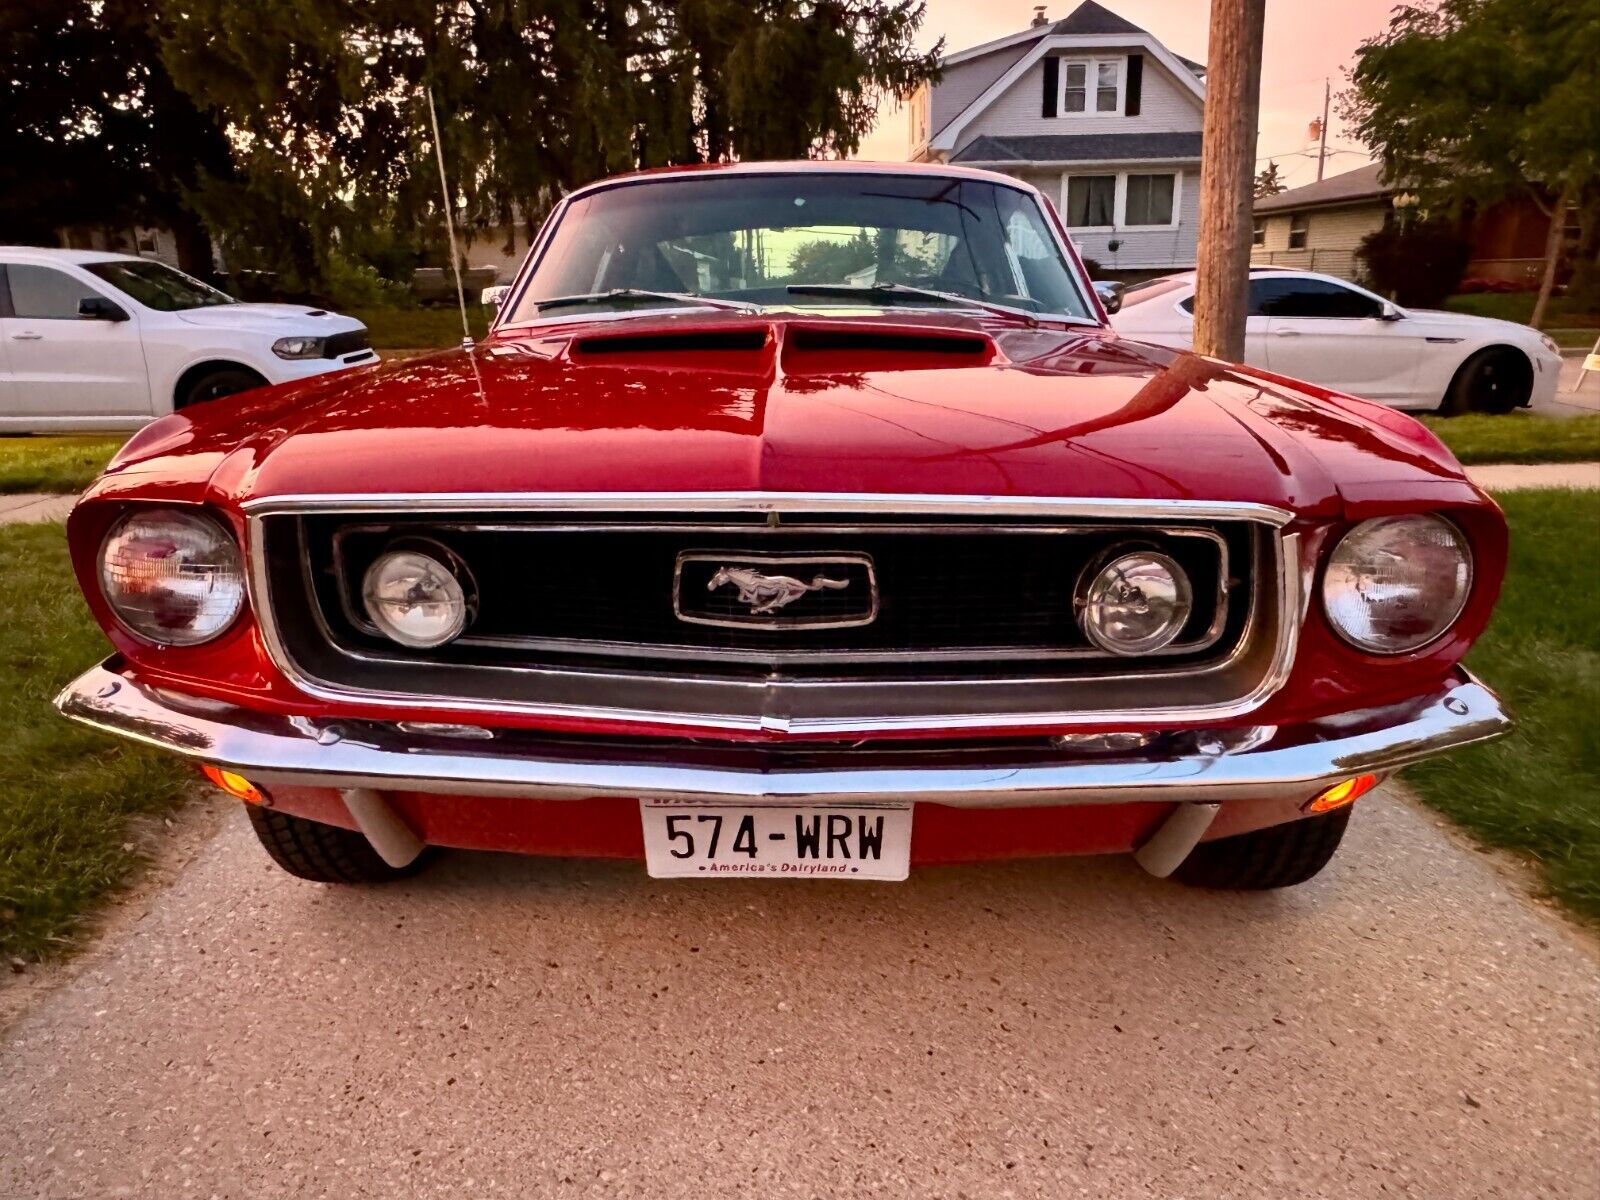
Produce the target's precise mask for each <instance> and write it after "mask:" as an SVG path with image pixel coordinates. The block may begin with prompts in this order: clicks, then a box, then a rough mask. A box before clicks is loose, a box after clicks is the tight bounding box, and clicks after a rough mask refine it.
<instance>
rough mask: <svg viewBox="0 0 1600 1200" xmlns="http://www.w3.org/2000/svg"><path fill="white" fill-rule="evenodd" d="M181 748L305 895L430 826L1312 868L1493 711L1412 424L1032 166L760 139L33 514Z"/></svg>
mask: <svg viewBox="0 0 1600 1200" xmlns="http://www.w3.org/2000/svg"><path fill="white" fill-rule="evenodd" d="M70 537H71V543H72V553H73V558H74V562H75V564H76V569H77V573H78V576H79V579H80V581H81V583H82V586H83V589H84V592H85V593H86V595H87V596H88V598H89V603H90V605H91V607H92V608H93V610H94V613H95V616H96V617H97V618H98V619H99V621H100V623H101V624H102V625H103V626H104V628H105V631H106V634H107V636H108V637H109V638H110V640H111V642H112V643H113V646H114V647H115V651H116V653H115V654H114V655H113V656H112V657H111V658H110V659H108V660H107V661H106V662H105V663H103V664H102V665H100V666H98V667H96V668H94V669H93V670H91V671H90V672H89V673H88V674H86V675H84V676H83V677H82V678H81V679H79V680H78V681H77V682H75V683H74V684H72V686H71V687H69V688H68V689H67V691H66V692H65V693H64V694H63V695H62V697H61V699H60V701H59V702H58V703H59V706H60V708H61V710H62V711H63V712H64V713H66V714H67V715H68V716H70V717H72V718H75V719H77V720H80V721H85V722H88V723H90V724H92V725H95V726H98V727H100V728H102V729H105V730H108V731H110V732H112V733H117V734H121V735H123V736H126V737H129V738H133V739H135V740H137V741H141V742H146V743H153V744H156V745H159V746H162V747H165V748H167V749H169V750H171V751H172V752H174V753H176V754H179V755H182V756H184V757H186V758H188V759H190V760H191V761H193V762H194V763H196V764H197V765H198V766H200V767H202V768H203V769H204V771H205V773H206V774H207V775H208V776H209V777H210V778H211V779H212V780H213V781H214V782H215V783H217V784H218V785H219V786H221V787H222V788H224V789H225V790H226V791H228V792H230V793H232V794H233V795H235V796H237V797H239V798H240V799H242V800H243V801H244V802H245V806H246V809H247V811H248V812H249V815H250V820H251V822H252V823H253V825H254V827H255V829H256V832H257V833H258V834H259V835H260V838H261V841H262V843H263V845H264V846H265V847H266V850H267V852H268V853H269V854H270V855H271V856H272V857H273V858H274V859H276V860H277V862H278V863H280V864H281V865H282V866H283V867H285V868H286V869H287V870H289V871H291V872H293V873H294V874H297V875H300V876H303V877H305V878H308V879H317V880H327V881H369V880H379V879H384V878H388V877H392V876H396V875H399V874H402V873H404V872H406V871H408V870H411V869H413V868H414V867H415V866H416V865H417V864H418V863H420V862H421V861H423V857H424V856H423V851H424V850H425V849H426V848H427V847H430V846H460V847H472V848H482V849H493V850H518V851H524V852H527V853H532V854H553V855H594V856H610V857H628V858H640V857H642V858H643V859H644V860H645V862H646V864H647V865H648V869H649V871H650V873H651V874H652V875H656V876H690V877H703V876H711V875H728V876H752V875H754V876H761V877H763V878H774V877H795V878H807V877H818V876H822V877H838V878H845V879H900V878H903V877H905V875H906V873H907V872H908V870H909V869H910V868H911V867H912V866H913V865H916V864H921V863H934V862H952V861H963V860H977V859H985V858H997V857H1006V856H1017V855H1040V854H1072V853H1101V852H1118V851H1122V852H1127V851H1132V852H1133V853H1135V854H1136V856H1137V857H1138V860H1139V861H1140V862H1141V863H1142V864H1143V865H1144V866H1145V867H1146V868H1148V869H1149V870H1150V871H1152V872H1153V873H1155V874H1157V875H1175V876H1176V877H1177V878H1178V879H1181V880H1183V881H1185V882H1189V883H1195V884H1202V885H1209V886H1219V887H1234V888H1263V887H1278V886H1283V885H1286V884H1293V883H1298V882H1300V881H1301V880H1304V879H1307V878H1309V877H1310V876H1311V875H1313V874H1314V873H1315V872H1316V871H1317V870H1319V869H1320V868H1321V867H1322V866H1323V865H1324V864H1325V863H1326V862H1327V861H1328V859H1329V858H1330V857H1331V855H1332V854H1333V852H1334V850H1335V848H1336V847H1337V845H1338V843H1339V839H1340V836H1341V834H1342V833H1343V831H1344V829H1345V825H1346V823H1347V821H1348V819H1349V816H1350V811H1351V809H1350V807H1349V806H1350V804H1351V802H1352V801H1353V800H1355V799H1356V797H1358V796H1359V795H1361V794H1362V793H1363V792H1365V791H1367V790H1368V789H1369V788H1371V787H1372V786H1373V785H1374V784H1375V783H1376V782H1377V781H1378V780H1379V779H1381V778H1382V777H1383V776H1384V774H1385V773H1387V772H1390V771H1393V770H1394V769H1395V768H1397V767H1399V766H1401V765H1403V764H1405V763H1408V762H1412V761H1415V760H1417V759H1420V758H1424V757H1426V756H1428V755H1432V754H1437V753H1439V752H1441V751H1444V750H1447V749H1449V748H1451V747H1454V746H1459V745H1463V744H1466V743H1470V742H1475V741H1480V740H1482V739H1485V738H1489V737H1493V736H1495V735H1497V734H1500V733H1502V732H1504V731H1505V730H1506V729H1507V727H1508V721H1507V718H1506V716H1505V714H1504V713H1503V712H1502V710H1501V708H1500V705H1499V703H1498V702H1497V700H1496V699H1495V697H1494V696H1493V695H1492V694H1491V693H1490V692H1489V691H1487V690H1486V689H1485V688H1484V687H1482V686H1481V685H1480V684H1478V683H1477V682H1476V681H1474V680H1473V679H1472V678H1471V676H1469V675H1468V674H1467V673H1466V672H1465V671H1464V670H1462V669H1461V667H1460V666H1459V663H1460V660H1461V657H1462V655H1463V654H1464V653H1465V652H1466V650H1467V649H1468V647H1469V646H1471V644H1472V642H1473V639H1474V638H1476V637H1477V636H1478V634H1479V633H1480V632H1481V631H1482V630H1483V628H1484V625H1485V623H1486V622H1487V621H1488V619H1489V614H1490V610H1491V607H1492V606H1493V604H1494V601H1495V597H1496V594H1497V592H1498V590H1499V587H1500V580H1501V575H1502V572H1503V570H1504V566H1505V557H1506V529H1505V523H1504V520H1503V518H1502V516H1501V514H1500V512H1499V510H1498V509H1497V508H1496V507H1495V505H1494V504H1493V503H1492V502H1491V501H1490V500H1489V499H1488V498H1487V497H1486V496H1485V495H1484V494H1483V493H1482V492H1481V491H1479V490H1478V489H1477V488H1476V487H1474V486H1473V485H1472V484H1471V483H1469V482H1468V481H1467V480H1466V479H1465V478H1464V477H1463V475H1462V473H1461V470H1460V468H1459V467H1458V466H1457V464H1456V462H1455V461H1454V459H1452V458H1451V456H1450V454H1449V453H1448V452H1447V451H1446V450H1445V449H1444V448H1443V447H1442V446H1441V445H1440V443H1439V442H1438V441H1437V440H1436V439H1435V438H1434V437H1433V435H1432V434H1430V433H1429V432H1428V431H1427V430H1426V429H1424V428H1423V427H1422V426H1421V425H1418V424H1417V423H1416V422H1415V421H1413V420H1412V419H1411V418H1409V417H1406V416H1403V415H1401V414H1399V413H1396V412H1393V411H1391V410H1389V409H1386V408H1382V407H1380V406H1378V405H1375V404H1369V403H1366V402H1363V401H1360V400H1356V399H1352V398H1350V397H1348V396H1342V395H1337V394H1331V393H1328V392H1326V391H1324V390H1320V389H1317V388H1314V387H1311V386H1308V385H1306V384H1302V383H1296V382H1294V381H1291V380H1288V379H1282V378H1277V377H1274V376H1271V375H1268V374H1265V373H1263V372H1260V371H1255V370H1250V369H1247V368H1242V367H1231V366H1228V365H1226V364H1223V363H1219V362H1215V361H1212V360H1209V359H1205V358H1201V357H1197V356H1195V355H1190V354H1182V353H1176V352H1173V351H1169V350H1162V349H1155V348H1152V347H1149V346H1143V345H1139V344H1137V343H1133V342H1129V341H1126V340H1124V339H1122V338H1119V337H1118V336H1117V335H1116V334H1115V333H1113V332H1112V331H1111V330H1110V329H1109V328H1108V327H1107V325H1106V321H1105V317H1104V314H1103V312H1102V310H1101V308H1100V306H1099V304H1098V302H1097V301H1096V299H1095V296H1094V292H1093V290H1092V289H1091V287H1090V284H1089V280H1088V278H1087V276H1086V274H1085V272H1084V269H1083V267H1082V265H1081V263H1080V262H1079V261H1078V258H1077V256H1076V255H1075V253H1074V252H1073V250H1072V248H1071V246H1070V244H1069V243H1068V240H1067V238H1066V235H1065V231H1064V230H1063V228H1062V226H1061V223H1060V221H1059V220H1058V219H1057V217H1056V215H1055V213H1054V212H1053V210H1052V209H1051V207H1050V205H1049V204H1048V203H1047V202H1045V201H1044V200H1043V199H1042V198H1041V197H1040V196H1039V194H1038V193H1037V192H1035V191H1034V190H1033V189H1031V188H1029V187H1027V186H1026V185H1024V184H1021V183H1018V182H1017V181H1016V180H1013V179H1008V178H1005V177H1003V176H998V175H990V174H985V173H982V172H977V171H968V170H956V169H951V168H944V167H936V168H926V167H910V166H867V165H860V164H826V165H825V164H817V163H804V164H787V165H780V164H763V165H747V166H739V167H730V168H719V169H710V170H699V171H687V172H682V171H680V172H663V173H652V174H644V175H636V176H630V177H625V178H620V179H613V180H608V181H606V182H603V183H600V184H596V185H594V186H592V187H588V188H585V189H583V190H581V191H578V192H575V193H573V194H572V195H571V196H569V197H567V199H566V200H564V201H563V202H562V203H561V204H560V206H559V207H558V208H557V209H556V211H555V212H554V214H553V215H552V216H551V217H550V219H549V221H548V222H547V223H546V224H545V227H544V229H543V230H542V232H541V233H540V235H539V237H538V239H537V241H536V243H535V245H534V246H533V249H532V251H531V253H530V254H529V256H528V260H527V262H526V264H525V265H524V266H523V268H522V271H521V273H520V275H519V277H518V279H517V281H516V283H515V284H514V285H513V287H512V288H511V290H510V292H509V295H508V296H507V297H506V302H505V303H504V305H503V307H502V309H501V311H500V315H499V318H498V320H497V321H496V323H495V327H494V329H493V331H492V332H491V334H490V335H489V337H488V339H487V340H486V341H485V342H483V343H482V344H481V345H478V346H476V347H464V348H463V349H462V350H460V351H454V352H449V353H441V354H437V355H434V356H431V357H427V358H422V359H417V360H413V361H410V362H406V363H398V364H391V365H387V366H383V367H374V368H370V369H365V370H359V371H351V372H345V373H341V374H339V375H336V376H331V377H323V378H319V379H315V380H310V381H305V382H301V383H294V384H287V385H283V386H279V387H272V388H265V389H261V390H257V391H254V392H250V393H247V394H245V395H241V396H238V397H233V398H229V399H224V400H219V401H215V402H213V403H210V404H205V405H200V406H198V407H194V408H190V409H186V410H185V411H183V412H181V413H177V414H174V415H172V416H168V417H164V418H162V419H161V420H159V421H157V422H155V423H154V424H152V425H150V426H149V427H147V428H146V429H145V430H144V431H143V432H141V433H140V434H138V435H137V436H136V437H135V438H134V439H133V440H132V441H131V442H129V443H128V445H127V446H126V447H125V448H124V449H123V450H122V452H121V453H120V454H119V455H118V456H117V458H116V459H115V461H114V462H113V463H112V464H111V466H110V467H109V468H108V469H107V471H106V473H105V475H104V476H102V477H101V479H100V480H99V481H98V482H97V483H96V484H95V485H94V486H93V487H92V488H90V489H89V491H88V492H87V494H86V495H85V496H84V498H83V500H82V502H81V503H80V504H79V505H78V506H77V508H76V509H75V510H74V512H73V514H72V518H71V521H70Z"/></svg>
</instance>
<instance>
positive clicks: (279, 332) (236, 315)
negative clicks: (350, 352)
mask: <svg viewBox="0 0 1600 1200" xmlns="http://www.w3.org/2000/svg"><path fill="white" fill-rule="evenodd" d="M173 316H175V317H177V318H178V319H179V320H180V321H183V322H185V323H186V324H189V325H199V326H202V327H204V328H207V329H245V330H255V331H259V332H261V333H270V334H272V335H274V336H275V337H285V336H287V335H289V334H295V333H303V334H307V335H309V336H321V335H323V334H329V333H346V332H348V331H350V330H352V329H365V328H366V326H364V325H363V324H362V323H361V322H360V321H358V320H356V319H355V318H354V317H344V316H340V315H339V314H338V313H334V312H329V311H328V310H327V309H325V308H307V307H306V306H305V305H303V304H242V303H241V304H219V305H217V306H216V307H214V308H185V309H181V310H179V311H178V312H175V313H173Z"/></svg>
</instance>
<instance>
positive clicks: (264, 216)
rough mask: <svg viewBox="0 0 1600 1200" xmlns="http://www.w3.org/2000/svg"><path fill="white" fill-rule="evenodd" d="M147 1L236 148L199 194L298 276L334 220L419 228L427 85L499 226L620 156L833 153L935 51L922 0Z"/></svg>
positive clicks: (209, 208) (624, 159)
mask: <svg viewBox="0 0 1600 1200" xmlns="http://www.w3.org/2000/svg"><path fill="white" fill-rule="evenodd" d="M154 2H155V3H157V4H159V5H160V6H161V9H162V12H163V14H164V20H163V25H162V30H163V42H162V51H163V55H162V57H163V60H164V62H165V64H166V66H167V69H168V70H170V71H171V73H172V76H173V78H174V79H175V80H177V81H178V83H179V85H180V86H181V87H183V88H185V89H186V90H187V91H188V92H189V93H190V94H192V95H194V96H197V97H203V98H204V100H205V103H206V104H208V105H209V106H210V107H211V109H212V111H214V112H215V113H216V114H217V115H218V117H219V118H220V119H221V120H222V121H224V122H225V124H226V126H227V128H228V130H229V132H230V134H231V136H232V137H233V138H234V140H235V143H236V146H237V148H238V149H237V155H236V157H237V158H238V162H239V167H240V170H239V172H238V179H237V181H218V180H207V181H205V182H204V183H203V184H202V186H201V188H200V189H199V200H198V203H199V205H200V207H202V208H203V209H204V211H206V212H207V214H208V215H209V216H210V217H211V219H212V220H213V221H215V222H217V223H218V224H219V225H221V226H223V227H225V228H230V229H231V237H232V242H233V244H234V245H235V247H236V249H237V251H238V252H239V253H251V252H254V253H256V254H258V256H259V257H260V258H262V259H264V260H275V261H273V262H272V263H271V265H272V268H273V269H275V270H280V271H282V270H292V271H293V272H295V274H296V276H297V277H305V278H311V277H315V276H316V275H317V274H318V273H325V272H326V264H327V263H328V261H329V260H330V256H332V255H334V254H335V247H336V244H337V245H345V244H348V238H347V237H345V238H341V237H340V236H338V235H337V234H336V230H335V226H337V225H340V224H344V225H348V226H352V227H354V228H356V229H362V230H372V229H374V228H378V227H383V228H387V229H390V230H394V231H397V233H398V234H399V236H400V238H401V239H402V240H406V239H409V243H410V244H411V245H413V246H414V245H417V244H420V243H422V242H424V241H429V240H432V241H433V242H434V243H435V244H437V240H438V239H437V231H438V229H439V228H440V225H441V222H440V218H439V212H440V203H439V201H440V192H439V181H438V176H437V168H436V165H435V162H434V159H433V145H432V136H431V134H430V132H429V126H428V117H427V110H426V100H425V96H426V92H427V90H430V89H431V91H432V93H433V96H434V100H435V103H436V105H437V108H438V116H439V122H440V126H441V132H442V142H443V147H444V151H445V157H446V160H447V164H448V166H449V168H450V174H451V184H452V188H453V189H454V191H455V193H456V194H455V195H454V196H453V197H452V203H453V205H454V206H456V207H457V209H458V215H459V216H460V217H462V218H464V219H465V220H466V221H467V222H468V223H469V224H474V225H478V226H489V225H495V226H498V225H502V224H506V223H508V222H510V221H511V220H513V219H514V218H516V217H518V216H520V217H521V218H522V219H524V220H525V221H528V222H529V223H532V222H533V221H535V220H537V218H538V217H539V216H540V215H542V213H543V212H544V211H546V210H547V209H548V207H549V206H550V204H551V203H552V202H553V200H554V199H555V198H556V197H557V196H558V195H559V194H561V193H562V192H564V191H566V190H568V189H571V188H573V187H575V186H578V185H581V184H583V183H587V182H589V181H591V180H593V179H596V178H599V177H601V176H604V175H607V174H611V173H614V172H617V171H622V170H627V169H630V168H634V167H653V166H665V165H672V164H683V163H695V162H703V161H718V160H726V159H731V158H743V159H767V158H800V157H811V156H823V155H837V154H845V153H848V152H850V151H853V150H854V149H855V148H856V147H857V146H858V145H859V143H860V140H861V137H862V136H863V135H864V134H865V133H866V132H867V130H868V129H869V128H870V127H871V124H872V120H873V118H874V114H875V112H876V108H877V104H878V101H879V99H880V97H881V96H882V95H883V94H884V93H886V92H891V93H895V94H902V95H903V94H906V93H909V92H910V91H911V90H912V89H913V88H914V87H915V86H916V85H917V84H918V83H920V82H922V81H923V80H925V79H928V78H930V77H931V76H932V75H933V74H934V73H935V72H936V69H937V68H936V64H937V51H938V48H937V47H936V48H935V50H934V51H932V52H929V53H922V52H919V51H917V50H916V49H915V47H914V45H913V38H914V36H915V34H916V32H917V30H918V28H919V27H920V25H921V22H922V18H923V11H924V5H923V3H922V2H921V0H381V2H378V3H354V2H353V0H260V2H258V3H252V4H250V5H239V4H237V3H235V2H234V0H154ZM296 197H299V201H298V202H296V199H295V198H296ZM329 214H333V216H332V217H330V215H329ZM251 247H254V248H255V250H254V251H251V249H250V248H251ZM390 252H391V257H397V258H403V257H404V255H405V247H398V248H396V247H391V248H390ZM291 256H292V257H295V258H296V259H297V261H293V262H288V261H285V260H287V259H288V258H290V257H291Z"/></svg>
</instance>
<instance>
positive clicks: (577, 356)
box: [571, 325, 768, 362]
mask: <svg viewBox="0 0 1600 1200" xmlns="http://www.w3.org/2000/svg"><path fill="white" fill-rule="evenodd" d="M767 332H768V331H767V327H766V326H765V325H757V326H754V327H747V328H743V329H663V330H652V331H649V332H645V333H602V334H594V335H591V336H589V337H580V338H576V339H574V340H573V343H572V351H571V357H572V360H573V361H574V362H614V361H618V360H621V359H638V360H643V361H661V360H663V359H665V358H671V357H677V356H682V357H684V358H693V357H694V356H697V355H707V354H709V355H717V356H721V355H729V354H733V355H741V356H742V355H751V354H759V353H760V352H761V351H762V350H764V349H765V348H766V345H767Z"/></svg>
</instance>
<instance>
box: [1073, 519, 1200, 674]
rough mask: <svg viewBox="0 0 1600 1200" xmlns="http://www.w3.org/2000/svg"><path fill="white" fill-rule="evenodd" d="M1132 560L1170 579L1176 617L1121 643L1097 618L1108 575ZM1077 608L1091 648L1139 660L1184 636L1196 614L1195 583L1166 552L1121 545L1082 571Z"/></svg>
mask: <svg viewBox="0 0 1600 1200" xmlns="http://www.w3.org/2000/svg"><path fill="white" fill-rule="evenodd" d="M1131 559H1142V560H1144V561H1145V563H1146V564H1147V565H1153V566H1156V567H1159V568H1160V569H1161V570H1163V571H1165V572H1166V573H1167V575H1168V576H1169V577H1170V578H1171V580H1172V584H1173V592H1174V605H1175V607H1174V609H1173V612H1174V614H1175V615H1173V616H1170V617H1169V618H1168V619H1167V621H1166V622H1165V623H1164V624H1163V625H1162V626H1161V627H1160V628H1158V629H1157V630H1156V631H1155V632H1153V633H1151V634H1148V635H1146V636H1145V637H1143V638H1140V639H1138V640H1137V641H1134V642H1128V641H1118V640H1117V639H1116V638H1114V637H1112V636H1111V635H1110V633H1108V632H1107V631H1106V629H1105V628H1104V627H1103V626H1104V622H1103V621H1100V620H1098V619H1097V618H1096V616H1095V611H1096V609H1097V607H1098V606H1100V605H1101V604H1103V603H1104V600H1103V598H1102V597H1099V596H1098V595H1097V592H1098V591H1099V590H1100V588H1101V585H1102V584H1103V583H1104V581H1105V580H1106V576H1107V575H1108V573H1109V572H1111V571H1112V570H1113V568H1116V567H1117V566H1119V565H1120V564H1123V563H1125V562H1128V561H1129V560H1131ZM1074 593H1075V596H1074V608H1075V609H1076V617H1077V621H1078V627H1079V628H1080V629H1081V630H1082V631H1083V635H1084V637H1086V638H1087V639H1088V640H1089V643H1090V645H1092V646H1094V647H1095V649H1097V650H1100V651H1102V652H1104V653H1106V654H1114V655H1116V656H1117V657H1119V658H1139V657H1143V656H1146V655H1151V654H1159V653H1160V652H1161V651H1163V650H1165V649H1167V647H1169V646H1171V645H1172V643H1173V642H1175V641H1177V640H1178V638H1179V637H1180V636H1181V635H1182V634H1183V630H1184V628H1185V626H1187V625H1188V623H1189V618H1190V617H1192V616H1193V615H1194V584H1193V581H1191V580H1190V578H1189V573H1188V572H1187V571H1185V570H1184V569H1183V567H1182V566H1181V565H1180V564H1179V563H1178V562H1177V560H1176V559H1174V558H1173V557H1172V556H1171V555H1170V554H1167V553H1165V552H1164V551H1161V550H1157V549H1154V548H1152V547H1149V546H1144V545H1129V544H1126V543H1125V544H1122V545H1118V546H1113V547H1112V548H1111V549H1109V550H1107V551H1106V552H1105V553H1103V554H1100V555H1097V556H1096V557H1095V558H1094V559H1093V560H1092V561H1091V562H1090V563H1089V564H1088V565H1087V566H1086V567H1085V568H1084V570H1083V572H1082V574H1081V575H1080V576H1079V579H1078V586H1077V587H1076V588H1075V589H1074Z"/></svg>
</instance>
